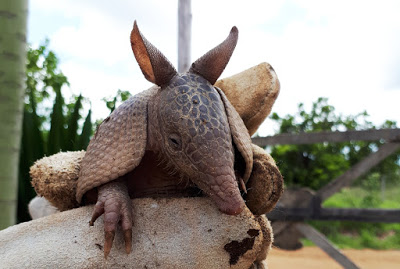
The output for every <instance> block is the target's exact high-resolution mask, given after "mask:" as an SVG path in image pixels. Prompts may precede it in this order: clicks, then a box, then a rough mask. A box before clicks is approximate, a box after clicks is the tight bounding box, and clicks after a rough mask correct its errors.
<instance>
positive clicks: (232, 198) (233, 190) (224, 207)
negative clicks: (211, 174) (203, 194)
mask: <svg viewBox="0 0 400 269" xmlns="http://www.w3.org/2000/svg"><path fill="white" fill-rule="evenodd" d="M210 189H211V191H210V193H209V194H208V195H209V196H210V198H211V199H212V200H213V201H214V203H215V204H216V206H217V207H218V209H219V210H220V211H221V212H223V213H225V214H228V215H237V214H240V213H241V212H242V210H243V208H244V206H245V204H244V200H243V198H242V196H241V195H240V191H239V188H238V185H237V181H236V178H235V177H234V176H232V175H220V176H217V177H216V178H214V179H211V188H210Z"/></svg>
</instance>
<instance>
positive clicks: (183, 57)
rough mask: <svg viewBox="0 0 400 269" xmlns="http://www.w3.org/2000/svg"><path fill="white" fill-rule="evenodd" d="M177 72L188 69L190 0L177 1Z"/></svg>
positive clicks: (190, 22) (190, 26)
mask: <svg viewBox="0 0 400 269" xmlns="http://www.w3.org/2000/svg"><path fill="white" fill-rule="evenodd" d="M178 1H179V2H178V72H180V73H183V72H186V71H187V70H189V67H190V63H191V61H190V52H191V51H190V47H191V37H192V11H191V0H178Z"/></svg>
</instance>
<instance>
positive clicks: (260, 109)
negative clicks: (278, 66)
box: [215, 63, 280, 135]
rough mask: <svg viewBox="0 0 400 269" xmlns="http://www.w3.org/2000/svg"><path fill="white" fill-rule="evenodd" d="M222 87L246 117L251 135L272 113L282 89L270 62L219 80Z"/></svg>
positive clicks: (234, 105)
mask: <svg viewBox="0 0 400 269" xmlns="http://www.w3.org/2000/svg"><path fill="white" fill-rule="evenodd" d="M215 86H217V87H218V88H221V89H222V91H223V92H224V93H225V95H226V96H227V97H228V99H229V101H230V102H231V103H232V105H233V107H234V108H235V109H236V111H237V112H238V113H239V115H240V117H241V118H242V119H243V122H244V123H245V125H246V127H247V129H248V130H249V133H250V135H253V134H254V133H255V132H256V131H257V129H258V127H259V126H260V124H261V123H262V122H263V121H264V120H265V118H266V117H267V116H268V115H269V113H270V112H271V109H272V106H273V104H274V103H275V100H276V98H277V97H278V94H279V91H280V83H279V80H278V77H277V75H276V73H275V70H274V69H273V68H272V66H271V65H270V64H268V63H261V64H259V65H257V66H254V67H251V68H249V69H247V70H245V71H243V72H240V73H238V74H236V75H233V76H231V77H228V78H224V79H221V80H219V81H217V82H216V83H215Z"/></svg>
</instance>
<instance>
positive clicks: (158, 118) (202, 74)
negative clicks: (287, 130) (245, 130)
mask: <svg viewBox="0 0 400 269" xmlns="http://www.w3.org/2000/svg"><path fill="white" fill-rule="evenodd" d="M237 37H238V31H237V29H236V27H234V28H232V30H231V33H230V35H229V36H228V38H227V39H226V40H225V41H224V42H222V43H221V44H220V45H219V46H217V47H216V48H214V49H213V50H211V51H209V52H208V53H206V54H205V55H204V56H202V57H201V58H200V59H199V60H197V61H196V62H194V63H193V64H192V67H191V69H190V70H189V72H187V73H185V74H178V73H177V72H176V71H175V69H174V68H173V67H172V65H171V64H170V63H169V61H168V60H167V59H166V58H165V56H164V55H162V54H161V52H159V51H158V50H157V49H156V48H155V47H154V46H153V45H152V44H151V43H149V42H148V41H147V40H146V39H145V38H144V37H143V36H142V35H141V34H140V32H139V30H138V28H137V25H136V22H135V25H134V29H133V31H132V34H131V43H132V48H133V51H134V54H135V57H136V59H137V61H138V63H139V66H140V68H141V70H142V72H143V74H144V75H145V77H146V78H147V79H148V80H149V81H152V82H153V83H155V84H157V85H159V86H160V91H159V93H158V94H157V95H156V96H155V98H154V100H152V101H151V102H150V103H149V108H148V109H149V111H148V117H149V120H148V122H149V125H148V126H149V129H148V144H150V148H151V149H153V150H155V151H157V152H158V153H160V155H161V156H163V158H164V159H165V160H167V161H168V163H169V164H171V165H172V166H173V168H174V170H176V171H177V172H178V173H179V174H180V175H183V176H184V177H186V178H189V179H190V180H191V181H192V182H193V183H195V184H196V185H197V186H198V187H199V188H200V189H202V190H203V192H205V193H206V194H207V195H208V196H210V197H211V199H212V200H213V201H214V202H215V204H216V205H217V207H218V208H219V209H220V210H221V211H222V212H224V213H227V214H231V215H236V214H239V213H240V212H241V211H242V209H243V207H244V201H243V199H242V197H241V195H240V191H239V188H238V183H237V180H236V177H235V172H234V149H233V144H232V135H231V131H230V127H229V122H228V119H227V115H226V111H225V106H224V103H223V101H222V100H221V97H220V95H219V93H218V92H217V91H216V90H215V88H214V87H213V86H212V85H213V84H214V83H215V82H216V80H217V79H218V77H219V76H220V74H221V73H222V71H223V70H224V68H225V66H226V65H227V63H228V61H229V59H230V57H231V55H232V53H233V50H234V48H235V46H236V42H237Z"/></svg>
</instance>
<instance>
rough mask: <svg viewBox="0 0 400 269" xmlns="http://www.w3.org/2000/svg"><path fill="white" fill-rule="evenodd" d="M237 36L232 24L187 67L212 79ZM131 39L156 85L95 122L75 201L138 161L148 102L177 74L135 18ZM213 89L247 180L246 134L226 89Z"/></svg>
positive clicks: (248, 148) (147, 119) (142, 149)
mask: <svg viewBox="0 0 400 269" xmlns="http://www.w3.org/2000/svg"><path fill="white" fill-rule="evenodd" d="M237 37H238V31H237V28H236V27H234V28H232V30H231V33H230V35H229V36H228V38H227V39H226V40H225V41H224V42H222V43H221V44H220V45H219V46H217V47H215V48H214V49H213V50H211V51H209V52H208V53H206V54H205V55H204V56H203V57H201V58H200V59H199V60H197V61H196V62H194V63H193V64H192V67H191V69H190V70H189V73H192V74H196V75H199V76H201V77H203V78H205V79H206V80H207V81H208V82H209V83H210V84H214V83H215V82H216V80H217V79H218V77H219V76H220V74H221V73H222V71H223V69H224V68H225V66H226V64H227V63H228V61H229V59H230V57H231V55H232V52H233V49H234V48H235V46H236V42H237ZM131 43H132V49H133V52H134V54H135V57H136V59H137V61H138V63H139V66H140V68H141V70H142V72H143V74H144V75H145V77H146V79H148V80H149V81H151V82H153V83H155V84H156V85H157V86H155V87H153V88H151V89H149V90H147V91H144V92H142V93H140V94H138V95H135V96H134V97H132V98H131V99H129V100H128V101H126V102H125V103H123V104H122V105H121V106H120V107H118V108H117V109H116V110H115V111H114V112H113V113H112V114H111V115H110V116H109V117H108V118H106V119H105V120H104V122H103V123H102V124H101V125H100V126H99V128H98V130H97V132H96V134H95V136H94V137H93V139H92V140H91V142H90V144H89V146H88V149H87V152H86V155H85V157H84V158H83V160H82V165H81V171H80V175H79V179H78V184H77V192H76V199H77V201H78V202H81V200H82V197H83V195H84V194H85V193H86V192H87V191H89V190H91V189H93V188H96V187H99V186H100V185H103V184H105V183H108V182H110V181H113V180H116V179H117V178H119V177H121V176H123V175H125V174H127V173H129V172H130V171H132V170H134V169H135V168H136V167H137V166H138V165H139V164H140V162H141V160H142V158H143V156H144V154H145V151H146V146H147V143H148V139H147V138H148V135H149V134H148V130H149V129H148V126H149V122H150V121H152V118H151V117H149V115H148V105H149V102H151V101H152V100H153V99H154V98H155V96H156V95H157V93H158V92H159V91H162V90H163V89H165V88H166V85H168V83H169V82H170V81H171V80H172V78H173V77H175V76H177V75H179V74H177V72H176V71H175V69H174V68H173V67H172V65H171V64H170V63H169V61H168V60H167V59H166V58H165V56H164V55H162V54H161V53H160V52H159V51H158V50H157V49H156V48H155V47H154V46H153V45H152V44H151V43H150V42H148V41H147V40H146V39H145V38H144V37H143V36H142V35H141V33H140V32H139V30H138V28H137V26H136V24H135V26H134V29H133V31H132V34H131ZM214 58H215V59H214ZM216 90H217V92H218V93H219V95H220V98H221V100H222V102H223V105H224V108H225V113H226V116H227V119H228V123H229V127H230V132H231V135H232V140H233V144H234V146H235V147H236V149H237V151H238V154H236V163H237V165H238V167H239V168H240V169H239V170H240V172H241V173H242V174H241V175H240V176H241V178H242V179H243V181H244V182H246V181H247V180H248V179H249V177H250V174H251V171H252V167H253V152H252V146H251V139H250V135H249V132H248V130H247V128H246V127H245V125H244V123H243V120H242V119H241V118H240V116H239V114H238V113H237V112H236V110H235V109H234V107H233V106H232V105H231V104H230V102H229V101H228V99H227V98H226V96H225V94H224V93H223V92H222V91H221V90H220V89H218V88H216ZM164 101H165V100H164ZM236 163H235V165H236Z"/></svg>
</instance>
